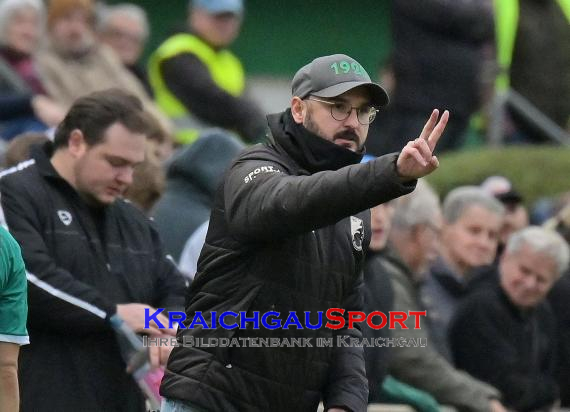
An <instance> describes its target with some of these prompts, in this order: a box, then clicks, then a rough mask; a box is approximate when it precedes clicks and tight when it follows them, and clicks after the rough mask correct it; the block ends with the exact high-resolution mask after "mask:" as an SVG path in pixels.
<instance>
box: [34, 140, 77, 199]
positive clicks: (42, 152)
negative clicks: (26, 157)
mask: <svg viewBox="0 0 570 412" xmlns="http://www.w3.org/2000/svg"><path fill="white" fill-rule="evenodd" d="M30 153H31V157H32V159H34V161H35V164H36V168H37V169H38V172H39V173H40V175H41V176H43V177H44V178H46V179H48V180H51V181H53V182H54V183H56V184H57V185H59V186H60V187H61V188H62V189H64V190H65V191H66V192H68V193H69V194H70V196H72V198H73V199H76V200H78V201H81V197H80V196H79V193H77V191H76V190H75V189H74V188H73V186H71V185H70V184H69V182H68V181H67V180H65V179H64V178H63V177H61V175H60V174H59V173H58V172H57V170H55V167H53V165H52V163H51V157H52V156H53V153H54V147H53V143H52V142H51V141H50V142H46V143H44V144H42V145H35V146H32V148H31V149H30Z"/></svg>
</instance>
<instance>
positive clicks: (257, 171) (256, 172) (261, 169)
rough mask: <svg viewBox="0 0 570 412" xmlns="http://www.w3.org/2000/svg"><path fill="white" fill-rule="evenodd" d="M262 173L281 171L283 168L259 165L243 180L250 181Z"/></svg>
mask: <svg viewBox="0 0 570 412" xmlns="http://www.w3.org/2000/svg"><path fill="white" fill-rule="evenodd" d="M260 173H281V170H279V169H276V168H275V167H273V166H259V167H256V168H255V169H254V170H253V171H252V172H249V173H248V174H247V176H246V177H244V179H243V182H244V183H249V182H251V181H252V180H253V179H255V178H256V177H257V176H258V175H259V174H260Z"/></svg>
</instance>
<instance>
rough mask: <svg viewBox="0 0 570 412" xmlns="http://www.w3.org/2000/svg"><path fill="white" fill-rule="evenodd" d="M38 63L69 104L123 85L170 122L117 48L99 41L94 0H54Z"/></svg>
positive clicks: (45, 79) (55, 93)
mask: <svg viewBox="0 0 570 412" xmlns="http://www.w3.org/2000/svg"><path fill="white" fill-rule="evenodd" d="M38 66H39V70H40V74H41V78H42V80H43V82H44V85H45V87H46V89H47V90H48V92H49V93H50V95H51V96H53V97H54V99H56V100H57V101H58V102H59V103H61V104H63V105H65V106H66V107H69V106H71V104H72V103H73V101H74V100H75V99H77V98H78V97H81V96H84V95H86V94H89V93H91V92H95V91H101V90H104V89H108V88H122V89H123V90H125V91H127V92H129V93H131V94H134V95H135V96H137V97H138V98H139V99H141V100H142V101H143V103H144V105H145V108H146V109H147V110H148V111H149V112H151V113H152V114H153V115H154V116H156V117H157V118H159V119H160V120H161V121H162V122H163V123H164V125H166V126H168V124H169V122H168V121H167V119H166V118H165V116H164V115H162V113H160V112H159V111H158V109H157V108H156V106H154V104H153V103H152V102H151V100H150V99H149V97H148V95H147V94H146V92H145V90H144V87H143V86H142V85H141V83H140V82H139V81H138V80H137V78H136V77H135V76H133V75H132V74H131V73H129V71H128V70H127V69H125V68H124V67H123V65H122V63H121V61H120V60H119V59H118V57H117V55H116V54H115V52H113V50H112V49H110V48H109V47H108V46H106V45H103V44H99V43H98V42H97V39H96V36H95V6H94V3H93V1H92V0H50V2H49V5H48V40H47V45H46V47H45V48H44V49H43V50H42V51H41V52H40V53H39V54H38Z"/></svg>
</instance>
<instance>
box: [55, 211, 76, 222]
mask: <svg viewBox="0 0 570 412" xmlns="http://www.w3.org/2000/svg"><path fill="white" fill-rule="evenodd" d="M57 215H58V216H59V220H61V223H63V224H64V225H65V226H69V225H70V224H71V222H72V221H73V217H71V213H69V212H68V211H67V210H58V211H57Z"/></svg>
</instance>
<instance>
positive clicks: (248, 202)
mask: <svg viewBox="0 0 570 412" xmlns="http://www.w3.org/2000/svg"><path fill="white" fill-rule="evenodd" d="M269 124H270V128H271V131H272V134H273V137H274V139H275V141H274V142H272V143H270V144H268V145H263V146H261V145H258V146H255V147H253V148H251V149H249V150H247V151H246V152H244V154H242V155H241V156H240V157H239V158H238V160H237V161H236V162H235V163H234V164H233V166H232V167H231V168H230V170H229V171H228V173H227V175H226V178H225V181H224V184H223V185H222V186H221V188H220V189H219V191H218V193H217V196H216V200H215V203H214V208H213V211H212V216H211V220H210V227H209V231H208V235H207V237H206V244H205V246H204V249H203V250H202V254H201V256H200V261H199V263H198V275H197V276H196V279H195V281H194V283H193V284H192V286H191V290H190V296H189V297H188V302H187V308H186V314H187V316H188V318H190V319H192V318H193V316H194V314H195V312H196V311H203V316H204V318H205V319H206V321H207V322H208V324H210V322H211V311H217V314H218V316H219V315H220V314H221V313H222V312H223V311H230V310H231V311H234V312H239V311H247V312H248V315H251V313H252V312H253V311H260V312H262V313H264V312H268V311H276V312H279V313H280V319H281V320H282V321H284V320H285V319H286V317H287V315H288V314H289V311H295V312H296V313H297V315H298V316H299V317H300V318H304V314H303V312H304V311H310V312H311V321H310V322H311V324H316V323H317V319H316V316H317V311H322V312H326V310H327V309H329V308H335V307H336V308H345V309H347V310H361V293H360V292H359V290H358V287H359V285H360V284H361V282H362V277H361V270H360V269H361V264H362V260H363V250H365V249H366V246H367V243H368V241H369V234H370V229H369V228H370V215H369V212H368V211H366V212H362V211H363V210H367V209H368V208H369V207H371V206H373V205H376V204H378V203H381V202H384V201H387V200H389V199H392V198H394V197H397V196H400V195H402V194H405V193H408V192H410V191H411V190H412V189H413V187H414V184H410V185H403V184H401V183H399V181H400V180H399V178H398V176H397V174H396V168H395V159H396V157H395V155H389V156H385V157H382V158H379V159H377V160H374V161H372V162H369V163H365V164H359V165H358V164H356V165H355V164H354V163H358V161H359V159H360V158H361V155H357V154H355V153H353V152H350V151H348V150H346V149H344V148H341V147H339V146H336V145H334V144H332V143H330V142H328V141H326V140H324V139H322V138H320V137H318V136H316V135H314V134H311V133H309V132H308V131H307V130H306V129H305V128H304V127H302V126H299V125H297V124H296V123H294V122H293V120H292V118H291V115H290V112H289V111H287V112H285V113H284V114H282V115H275V116H272V117H270V118H269ZM343 166H346V167H343ZM362 230H363V234H364V239H361V238H360V235H361V234H362ZM325 322H326V318H325V316H324V314H323V323H325ZM303 323H304V322H303ZM188 325H189V322H186V326H188ZM335 334H342V335H351V336H353V337H361V333H360V331H359V330H358V329H353V330H346V329H345V330H340V331H333V330H331V329H326V328H324V327H322V328H319V329H317V330H311V329H307V328H305V329H296V328H295V327H292V328H290V329H275V330H267V329H264V328H261V329H259V330H254V329H252V328H247V329H233V330H225V329H223V328H217V329H203V328H195V329H186V330H183V329H182V330H180V331H179V334H178V338H179V339H180V340H182V339H183V338H186V339H188V337H194V338H198V337H199V338H210V337H213V338H222V337H226V338H232V337H237V338H241V337H264V338H265V337H273V338H285V337H298V338H312V344H313V346H314V347H313V348H299V347H292V348H290V347H282V348H281V347H279V348H276V347H261V348H243V347H241V348H235V347H233V348H220V347H214V348H199V349H198V348H188V347H179V348H175V349H174V351H173V352H172V355H171V356H170V359H169V362H168V367H167V372H166V375H165V378H164V380H163V382H162V387H161V393H162V395H163V396H166V397H168V398H175V399H181V400H186V401H188V402H190V403H192V404H195V405H197V406H200V407H203V408H205V409H206V410H209V411H224V412H231V411H248V412H249V411H264V412H265V411H315V410H316V409H317V406H318V403H319V401H320V400H321V399H323V401H324V404H325V407H331V406H344V407H345V408H348V409H349V410H351V411H364V410H366V403H367V395H368V389H367V381H366V377H365V373H364V359H363V351H362V348H356V347H352V348H351V347H332V348H330V347H327V348H324V347H323V348H319V347H316V339H315V338H316V337H334V335H335Z"/></svg>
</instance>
